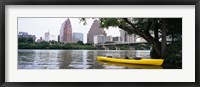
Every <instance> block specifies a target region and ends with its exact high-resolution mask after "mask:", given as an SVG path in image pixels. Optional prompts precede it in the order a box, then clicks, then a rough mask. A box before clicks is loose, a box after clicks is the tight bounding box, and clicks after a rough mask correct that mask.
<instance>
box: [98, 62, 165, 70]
mask: <svg viewBox="0 0 200 87" xmlns="http://www.w3.org/2000/svg"><path fill="white" fill-rule="evenodd" d="M99 63H100V64H102V65H108V66H124V67H127V68H134V69H162V67H161V66H156V65H139V64H128V63H116V62H107V61H99Z"/></svg>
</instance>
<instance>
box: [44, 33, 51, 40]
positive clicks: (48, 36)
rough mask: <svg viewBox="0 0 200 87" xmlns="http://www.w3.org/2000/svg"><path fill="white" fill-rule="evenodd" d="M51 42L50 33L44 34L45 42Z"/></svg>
mask: <svg viewBox="0 0 200 87" xmlns="http://www.w3.org/2000/svg"><path fill="white" fill-rule="evenodd" d="M49 40H50V33H49V32H45V33H44V41H49Z"/></svg>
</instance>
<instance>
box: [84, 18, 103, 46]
mask: <svg viewBox="0 0 200 87" xmlns="http://www.w3.org/2000/svg"><path fill="white" fill-rule="evenodd" d="M100 34H102V35H105V36H106V32H105V31H104V30H103V29H102V28H100V21H99V20H95V21H94V22H93V24H92V26H91V28H90V30H89V31H88V34H87V43H94V36H95V35H100Z"/></svg>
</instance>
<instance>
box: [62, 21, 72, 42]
mask: <svg viewBox="0 0 200 87" xmlns="http://www.w3.org/2000/svg"><path fill="white" fill-rule="evenodd" d="M60 42H64V43H71V42H72V27H71V22H70V20H69V19H67V20H66V21H65V22H64V23H63V24H62V26H61V29H60Z"/></svg>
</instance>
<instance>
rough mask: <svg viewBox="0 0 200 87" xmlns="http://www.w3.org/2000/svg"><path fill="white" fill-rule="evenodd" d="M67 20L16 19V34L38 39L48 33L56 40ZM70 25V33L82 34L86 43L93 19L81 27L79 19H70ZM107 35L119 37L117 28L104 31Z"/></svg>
mask: <svg viewBox="0 0 200 87" xmlns="http://www.w3.org/2000/svg"><path fill="white" fill-rule="evenodd" d="M65 20H67V18H18V32H28V33H29V34H31V35H35V36H36V39H39V38H40V37H42V38H44V33H45V32H48V30H49V32H50V35H55V36H56V40H57V37H58V35H59V34H60V28H61V25H62V23H63V22H64V21H65ZM70 21H71V25H72V33H73V32H80V33H83V35H84V38H83V42H84V43H86V42H87V33H88V31H89V29H90V27H91V25H92V23H93V21H94V19H87V24H86V25H83V22H81V23H80V20H79V18H70ZM104 30H105V31H106V33H107V35H112V36H119V35H120V33H119V29H118V28H109V29H104Z"/></svg>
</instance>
